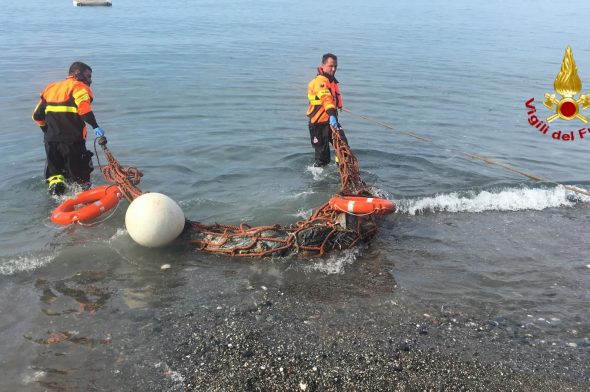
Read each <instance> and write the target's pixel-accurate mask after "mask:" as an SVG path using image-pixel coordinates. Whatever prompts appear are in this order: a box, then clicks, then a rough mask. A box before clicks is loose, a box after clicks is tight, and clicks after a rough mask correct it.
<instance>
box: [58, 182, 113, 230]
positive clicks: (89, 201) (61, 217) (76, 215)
mask: <svg viewBox="0 0 590 392" xmlns="http://www.w3.org/2000/svg"><path fill="white" fill-rule="evenodd" d="M121 196H122V193H121V191H120V190H119V188H117V187H116V186H114V185H103V186H99V187H97V188H92V189H88V190H87V191H85V192H82V193H79V194H77V195H76V197H74V198H73V199H68V200H66V201H64V202H63V203H61V204H60V205H59V206H58V207H57V208H56V209H55V210H53V212H52V213H51V221H52V222H53V223H56V224H58V225H69V224H70V223H74V222H78V221H80V222H85V221H88V220H91V219H94V218H98V217H99V216H100V215H102V214H104V213H105V212H107V211H108V210H110V209H111V208H113V207H115V206H116V205H117V204H118V203H119V200H120V199H121ZM79 205H84V206H83V207H81V208H78V209H76V206H79Z"/></svg>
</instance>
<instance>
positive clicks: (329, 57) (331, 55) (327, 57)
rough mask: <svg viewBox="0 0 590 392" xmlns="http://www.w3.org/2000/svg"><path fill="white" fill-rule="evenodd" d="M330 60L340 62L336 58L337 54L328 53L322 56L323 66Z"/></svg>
mask: <svg viewBox="0 0 590 392" xmlns="http://www.w3.org/2000/svg"><path fill="white" fill-rule="evenodd" d="M328 59H334V61H338V57H336V55H335V54H332V53H326V54H325V55H323V56H322V64H326V61H328Z"/></svg>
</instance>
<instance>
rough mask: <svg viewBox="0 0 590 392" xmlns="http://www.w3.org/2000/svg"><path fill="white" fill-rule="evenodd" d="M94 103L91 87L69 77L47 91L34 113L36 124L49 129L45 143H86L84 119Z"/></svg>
mask: <svg viewBox="0 0 590 392" xmlns="http://www.w3.org/2000/svg"><path fill="white" fill-rule="evenodd" d="M92 100H93V95H92V90H90V87H88V86H87V85H86V84H84V83H82V82H80V81H78V80H76V79H74V77H73V76H68V78H67V79H66V80H62V81H60V82H54V83H50V84H48V85H47V87H45V89H44V90H43V92H42V93H41V99H40V100H39V103H38V104H37V106H36V107H35V110H34V111H33V121H35V122H36V123H37V125H39V126H41V127H43V126H47V132H46V133H45V141H52V142H80V141H83V140H85V139H86V123H85V122H84V120H83V119H82V117H81V116H84V115H85V114H87V113H90V112H91V111H92V107H91V103H92Z"/></svg>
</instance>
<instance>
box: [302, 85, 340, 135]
mask: <svg viewBox="0 0 590 392" xmlns="http://www.w3.org/2000/svg"><path fill="white" fill-rule="evenodd" d="M307 98H308V99H309V107H308V108H307V117H309V122H310V123H312V124H317V123H323V122H328V121H329V120H330V116H337V111H336V109H342V98H341V96H340V87H338V81H337V80H336V78H333V77H332V78H330V77H328V76H326V75H322V74H319V75H317V76H316V77H315V78H314V79H313V80H312V81H311V82H309V84H308V85H307Z"/></svg>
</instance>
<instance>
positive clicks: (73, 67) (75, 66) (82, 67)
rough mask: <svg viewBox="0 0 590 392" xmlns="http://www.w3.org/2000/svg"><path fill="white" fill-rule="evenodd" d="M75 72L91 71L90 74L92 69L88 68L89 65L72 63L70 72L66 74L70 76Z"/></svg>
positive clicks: (78, 62)
mask: <svg viewBox="0 0 590 392" xmlns="http://www.w3.org/2000/svg"><path fill="white" fill-rule="evenodd" d="M76 71H80V72H84V71H91V72H92V68H90V65H88V64H84V63H83V62H81V61H76V62H75V63H72V65H70V70H69V71H68V72H69V74H70V75H74V74H75V73H76Z"/></svg>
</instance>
